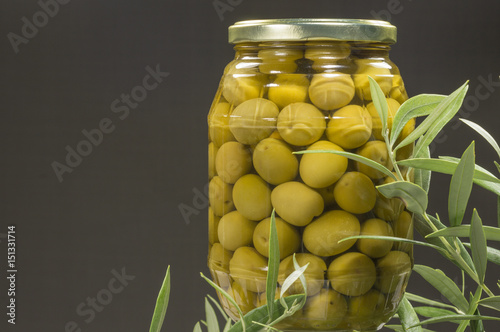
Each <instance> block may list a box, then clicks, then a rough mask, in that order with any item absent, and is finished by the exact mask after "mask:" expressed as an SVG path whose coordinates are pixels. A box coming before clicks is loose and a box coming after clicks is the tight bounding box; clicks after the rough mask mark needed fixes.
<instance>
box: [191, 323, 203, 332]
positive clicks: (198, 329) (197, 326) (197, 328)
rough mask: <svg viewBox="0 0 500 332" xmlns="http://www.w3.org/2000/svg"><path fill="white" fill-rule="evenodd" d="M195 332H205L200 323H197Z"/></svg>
mask: <svg viewBox="0 0 500 332" xmlns="http://www.w3.org/2000/svg"><path fill="white" fill-rule="evenodd" d="M193 332H203V331H202V329H201V325H200V322H198V323H196V325H195V326H194V330H193Z"/></svg>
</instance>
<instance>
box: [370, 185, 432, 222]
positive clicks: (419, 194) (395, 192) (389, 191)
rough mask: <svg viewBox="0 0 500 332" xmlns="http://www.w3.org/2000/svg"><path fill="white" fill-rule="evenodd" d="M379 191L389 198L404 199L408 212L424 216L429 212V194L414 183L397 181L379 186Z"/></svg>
mask: <svg viewBox="0 0 500 332" xmlns="http://www.w3.org/2000/svg"><path fill="white" fill-rule="evenodd" d="M377 189H378V190H379V191H380V193H381V194H382V195H384V196H385V197H387V198H395V197H397V198H400V199H402V200H403V202H404V203H405V205H406V208H407V209H408V211H411V212H415V213H418V214H424V213H425V211H426V210H427V204H428V199H427V193H426V192H425V190H423V189H422V188H420V187H419V186H418V185H416V184H414V183H411V182H408V181H395V182H391V183H387V184H383V185H380V186H377Z"/></svg>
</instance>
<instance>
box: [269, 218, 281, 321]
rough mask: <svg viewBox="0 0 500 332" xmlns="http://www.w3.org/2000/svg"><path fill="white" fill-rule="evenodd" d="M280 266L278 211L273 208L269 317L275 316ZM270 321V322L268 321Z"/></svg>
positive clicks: (270, 227)
mask: <svg viewBox="0 0 500 332" xmlns="http://www.w3.org/2000/svg"><path fill="white" fill-rule="evenodd" d="M279 266H280V248H279V243H278V233H277V230H276V213H275V210H274V209H273V212H272V213H271V223H270V225H269V262H268V268H267V279H266V299H267V303H268V306H267V309H268V315H269V317H270V318H271V317H273V315H274V311H275V310H276V307H275V305H274V297H275V293H276V284H277V283H278V271H279ZM268 323H270V322H268Z"/></svg>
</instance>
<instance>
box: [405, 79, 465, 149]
mask: <svg viewBox="0 0 500 332" xmlns="http://www.w3.org/2000/svg"><path fill="white" fill-rule="evenodd" d="M467 89H468V82H466V83H464V85H462V86H461V87H460V88H458V89H457V90H455V91H454V92H453V93H452V94H450V95H449V96H448V97H446V98H444V99H443V100H442V101H441V102H440V103H439V104H438V105H437V106H436V108H435V109H434V111H433V112H432V113H431V114H429V115H428V116H427V117H426V118H425V120H424V121H423V122H422V123H421V124H420V125H419V126H418V127H417V128H415V130H414V131H413V132H412V133H411V134H410V135H408V137H406V138H405V139H404V140H403V141H402V142H401V143H399V144H398V146H396V148H395V150H397V149H399V148H400V147H403V146H405V145H407V144H409V143H410V142H413V141H415V140H416V139H417V138H418V141H417V144H416V145H415V150H414V152H413V153H414V156H416V157H420V156H421V152H422V151H423V150H424V149H425V148H427V147H428V146H429V144H430V143H431V142H432V141H433V140H434V138H435V137H436V136H437V135H438V133H439V132H440V131H441V129H443V127H444V126H445V125H446V124H447V123H448V122H449V121H450V120H451V119H452V118H453V117H454V116H455V114H456V113H457V112H458V110H459V109H460V106H461V105H462V102H463V100H464V98H465V94H466V93H467Z"/></svg>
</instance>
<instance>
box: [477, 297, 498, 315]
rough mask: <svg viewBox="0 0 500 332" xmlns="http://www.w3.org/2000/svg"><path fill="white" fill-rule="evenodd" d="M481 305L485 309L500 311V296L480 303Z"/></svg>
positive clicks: (488, 298) (485, 299)
mask: <svg viewBox="0 0 500 332" xmlns="http://www.w3.org/2000/svg"><path fill="white" fill-rule="evenodd" d="M479 304H480V305H482V306H483V307H486V308H490V309H493V310H497V311H500V296H491V297H487V298H484V299H482V300H481V301H479Z"/></svg>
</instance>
